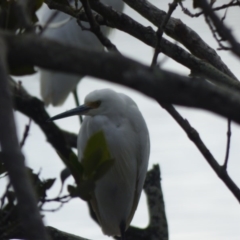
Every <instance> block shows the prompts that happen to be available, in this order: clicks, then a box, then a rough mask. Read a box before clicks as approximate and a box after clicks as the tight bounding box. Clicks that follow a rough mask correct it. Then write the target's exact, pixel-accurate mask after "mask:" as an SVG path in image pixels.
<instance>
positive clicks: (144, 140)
mask: <svg viewBox="0 0 240 240" xmlns="http://www.w3.org/2000/svg"><path fill="white" fill-rule="evenodd" d="M121 95H122V98H124V99H125V101H126V105H127V106H128V108H127V111H128V112H129V113H127V115H128V116H131V118H130V122H131V124H132V128H133V129H134V132H135V134H136V135H135V138H136V139H135V141H136V142H137V144H138V147H137V149H138V150H137V153H136V154H137V178H136V187H135V194H134V200H133V206H132V211H131V214H130V215H129V218H128V220H127V223H126V226H129V224H130V222H131V220H132V218H133V215H134V213H135V211H136V208H137V206H138V202H139V198H140V195H141V192H142V189H143V185H144V181H145V177H146V173H147V168H148V160H149V154H150V140H149V133H148V128H147V125H146V122H145V120H144V118H143V116H142V114H141V112H140V111H139V109H138V107H137V105H136V103H135V102H134V101H133V100H132V99H131V98H130V97H128V96H127V95H125V94H121Z"/></svg>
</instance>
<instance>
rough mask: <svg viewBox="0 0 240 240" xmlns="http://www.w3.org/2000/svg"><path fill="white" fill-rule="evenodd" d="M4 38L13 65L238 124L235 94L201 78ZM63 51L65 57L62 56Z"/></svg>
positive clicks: (40, 42) (34, 40) (42, 41)
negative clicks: (79, 78) (87, 79)
mask: <svg viewBox="0 0 240 240" xmlns="http://www.w3.org/2000/svg"><path fill="white" fill-rule="evenodd" d="M3 36H4V37H5V39H6V40H7V41H6V43H7V44H8V46H9V51H8V61H9V64H10V65H12V66H16V65H17V66H22V65H24V64H27V65H28V64H34V65H36V66H39V67H42V68H48V69H51V70H56V71H57V70H58V71H59V70H61V71H63V72H67V73H73V74H80V75H89V76H93V77H97V78H100V79H105V80H107V81H111V82H115V83H120V84H123V85H125V86H128V87H130V88H133V89H135V90H138V91H140V92H142V93H144V94H146V95H148V96H150V97H152V98H154V99H158V100H161V101H163V102H168V103H172V104H178V105H183V106H188V107H197V108H203V109H206V110H210V111H212V112H215V113H217V114H220V115H222V116H225V117H227V118H231V119H232V120H234V121H236V122H238V123H240V112H239V109H240V97H239V93H238V92H237V91H234V90H230V89H227V88H225V89H223V88H220V87H217V86H215V85H213V84H211V83H209V82H207V81H205V80H204V79H201V78H192V79H190V78H188V77H183V76H180V75H177V74H174V73H170V72H167V71H161V70H159V69H154V70H152V69H151V68H149V67H147V66H145V65H143V64H140V63H138V62H136V61H133V60H131V59H129V58H126V57H123V56H119V55H118V54H111V53H99V52H93V51H89V50H81V49H78V48H74V47H70V46H64V45H63V44H60V43H57V42H54V41H50V40H47V39H39V38H38V37H36V36H30V35H29V36H27V35H26V36H21V37H16V36H14V35H11V34H4V35H3ZM29 46H32V48H29ZM66 52H67V53H68V54H67V55H66V54H64V53H66ZM36 56H37V57H36ZM66 62H67V63H68V64H66ZM229 106H231V108H230V107H229Z"/></svg>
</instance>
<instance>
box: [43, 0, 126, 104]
mask: <svg viewBox="0 0 240 240" xmlns="http://www.w3.org/2000/svg"><path fill="white" fill-rule="evenodd" d="M102 2H103V3H104V4H106V5H109V6H112V7H113V9H115V10H116V11H119V12H122V11H123V7H124V3H123V1H122V0H102ZM80 6H81V3H80V2H79V7H80ZM55 11H56V10H50V9H48V8H47V7H46V6H45V7H43V9H42V14H41V13H40V23H41V24H42V25H43V26H44V25H45V23H46V22H47V21H48V20H49V18H50V17H51V16H52V15H53V14H54V12H55ZM83 25H84V26H85V27H89V24H87V23H83ZM101 30H102V32H103V34H104V35H105V36H107V35H108V34H109V33H110V28H108V27H101ZM42 36H44V37H46V38H49V39H52V40H55V41H58V42H61V43H63V44H67V45H71V46H74V47H80V48H89V49H90V50H94V51H103V49H104V47H103V45H102V44H101V43H100V41H99V40H98V39H97V37H96V36H95V35H94V34H93V33H92V32H90V31H83V30H82V29H81V27H80V26H79V25H78V24H77V22H76V19H74V18H71V17H69V15H67V14H65V13H62V12H59V13H58V14H57V15H56V17H55V18H54V19H53V21H51V23H50V24H49V25H48V27H47V28H46V29H45V30H44V32H43V35H42ZM82 77H84V76H77V75H69V74H66V73H61V72H54V71H48V70H43V69H41V70H40V85H41V87H40V88H41V96H42V98H43V100H44V102H45V104H46V105H49V104H52V105H54V106H57V105H61V104H63V102H64V101H65V100H66V98H67V96H68V94H69V93H70V92H72V91H74V90H75V89H76V86H77V84H78V82H79V81H80V80H81V78H82Z"/></svg>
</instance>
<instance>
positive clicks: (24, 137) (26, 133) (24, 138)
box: [20, 118, 31, 148]
mask: <svg viewBox="0 0 240 240" xmlns="http://www.w3.org/2000/svg"><path fill="white" fill-rule="evenodd" d="M30 126H31V118H29V123H28V124H27V125H26V126H25V130H24V133H23V138H22V141H21V142H20V147H21V148H22V147H23V145H24V144H25V141H26V139H27V137H28V133H29V130H30Z"/></svg>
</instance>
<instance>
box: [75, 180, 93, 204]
mask: <svg viewBox="0 0 240 240" xmlns="http://www.w3.org/2000/svg"><path fill="white" fill-rule="evenodd" d="M94 189H95V183H94V181H93V180H86V181H81V182H80V183H79V185H78V196H79V197H80V198H81V199H83V200H84V201H89V200H90V199H91V197H92V192H93V191H94Z"/></svg>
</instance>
